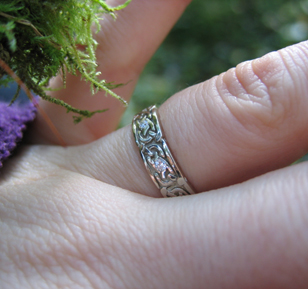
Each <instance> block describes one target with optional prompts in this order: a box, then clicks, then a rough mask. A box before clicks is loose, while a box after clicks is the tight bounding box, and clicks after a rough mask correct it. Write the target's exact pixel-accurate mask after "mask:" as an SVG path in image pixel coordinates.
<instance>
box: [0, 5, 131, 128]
mask: <svg viewBox="0 0 308 289" xmlns="http://www.w3.org/2000/svg"><path fill="white" fill-rule="evenodd" d="M130 1H131V0H128V1H127V2H125V3H124V4H123V5H120V6H118V7H115V8H112V7H109V6H108V5H107V4H106V3H105V2H104V1H102V0H45V1H44V0H2V1H1V3H0V58H1V59H2V60H3V61H4V62H5V63H7V64H8V65H9V67H10V68H11V69H12V70H13V71H14V72H15V73H16V75H17V76H18V77H19V78H20V79H21V80H22V81H23V82H24V83H25V85H26V86H27V87H28V88H29V89H31V90H32V91H33V92H34V93H35V94H37V95H39V96H40V97H42V98H43V99H46V100H48V101H50V102H54V103H57V104H59V105H62V106H64V107H66V108H67V110H68V112H70V111H72V112H75V113H78V114H79V116H77V117H75V121H76V122H78V121H80V120H81V119H82V118H83V117H90V116H92V115H93V114H94V113H96V112H100V111H96V112H90V111H86V110H80V109H76V108H73V107H71V106H70V105H68V104H66V103H64V102H63V101H60V100H58V99H55V98H52V97H50V96H48V95H47V94H46V92H45V91H46V87H47V85H48V83H49V80H50V79H51V78H52V77H54V76H56V75H57V74H59V72H62V74H63V81H64V85H65V75H66V71H67V72H68V73H72V74H77V73H80V75H81V77H82V78H83V79H84V80H86V81H89V82H90V83H91V89H92V93H95V92H97V91H98V90H104V91H105V92H106V93H107V94H110V95H112V96H114V97H116V98H117V99H119V100H120V101H122V102H123V103H125V101H124V100H123V99H121V98H120V97H119V96H118V95H116V94H115V93H114V92H112V91H111V89H113V88H114V87H115V85H114V84H112V83H106V81H104V80H100V79H99V78H98V75H99V74H100V73H99V71H97V64H96V57H95V49H96V46H97V43H96V42H95V40H94V39H93V36H92V29H91V27H92V24H93V23H96V26H97V30H99V29H100V24H99V20H100V19H101V17H102V16H103V15H104V14H110V15H112V16H113V17H115V12H116V11H117V10H120V9H122V8H124V7H126V6H127V5H128V3H129V2H130ZM78 47H81V48H78ZM11 81H13V79H12V78H11V76H10V75H7V74H6V72H5V71H4V70H3V69H1V68H0V85H7V84H8V83H9V82H11ZM17 93H18V92H17ZM16 97H17V95H16V96H15V97H14V99H16ZM14 99H13V100H14Z"/></svg>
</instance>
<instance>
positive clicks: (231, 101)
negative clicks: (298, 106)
mask: <svg viewBox="0 0 308 289" xmlns="http://www.w3.org/2000/svg"><path fill="white" fill-rule="evenodd" d="M217 81H218V83H217V87H218V93H219V95H220V97H221V99H222V100H223V103H224V104H225V105H226V106H227V108H228V110H229V111H230V112H231V113H232V114H233V115H234V116H235V117H236V119H237V120H238V121H239V122H240V123H241V124H244V125H245V126H247V124H249V126H250V127H251V125H254V126H258V127H260V126H261V127H267V128H278V127H279V126H280V125H281V124H282V123H283V122H284V121H285V120H286V119H287V118H288V116H289V115H290V110H291V109H293V106H294V101H293V100H294V99H293V98H292V97H290V91H293V81H292V77H291V76H290V73H289V71H288V69H286V65H285V63H284V60H283V59H282V57H281V56H280V53H279V52H273V53H270V54H268V55H266V56H264V57H262V58H259V59H256V60H254V61H247V62H245V63H242V64H239V65H238V66H237V67H236V68H232V69H230V70H229V71H227V72H226V73H224V74H222V75H220V76H219V77H218V78H217Z"/></svg>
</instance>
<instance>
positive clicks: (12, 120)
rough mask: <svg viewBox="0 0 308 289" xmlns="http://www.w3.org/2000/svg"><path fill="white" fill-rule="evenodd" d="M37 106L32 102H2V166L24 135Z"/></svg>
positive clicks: (0, 162)
mask: <svg viewBox="0 0 308 289" xmlns="http://www.w3.org/2000/svg"><path fill="white" fill-rule="evenodd" d="M35 115H36V108H35V106H34V105H33V104H32V103H26V104H22V105H21V104H13V105H12V106H8V103H4V102H0V168H1V167H2V163H3V161H4V160H5V159H6V158H7V157H8V156H9V155H10V154H11V153H12V151H13V150H14V148H15V147H16V145H17V143H18V142H19V141H20V140H21V139H22V137H23V131H24V130H25V128H26V124H27V123H28V122H30V121H33V120H34V118H35Z"/></svg>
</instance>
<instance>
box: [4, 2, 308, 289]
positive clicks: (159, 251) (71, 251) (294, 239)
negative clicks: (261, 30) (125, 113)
mask: <svg viewBox="0 0 308 289" xmlns="http://www.w3.org/2000/svg"><path fill="white" fill-rule="evenodd" d="M157 3H159V5H158V4H157ZM186 4H188V1H178V0H176V1H175V0H174V1H172V0H168V1H166V0H164V1H141V0H134V1H133V2H132V4H131V5H130V6H129V7H128V8H127V9H125V10H124V11H122V12H121V13H122V16H121V17H119V23H120V24H121V23H122V25H124V21H127V22H126V25H124V26H125V27H127V29H128V30H130V29H132V30H133V29H137V28H136V27H137V26H138V27H147V29H153V31H152V33H148V32H147V31H146V29H145V30H144V31H143V28H140V29H141V30H142V31H138V32H140V34H138V37H137V36H136V37H137V38H136V39H139V40H140V41H139V42H138V45H139V46H138V45H137V44H136V47H135V48H134V49H135V50H134V49H132V50H131V48H130V47H128V48H127V49H128V51H126V50H125V51H126V53H125V54H123V51H121V57H122V56H123V59H121V60H120V61H119V62H120V63H121V65H119V67H122V68H123V67H125V65H124V64H123V63H130V65H127V67H126V68H125V69H119V70H118V73H119V71H120V70H121V71H124V72H125V73H124V72H123V74H122V76H121V74H120V76H119V80H120V81H121V79H123V80H125V79H124V78H125V77H124V76H123V75H130V76H131V75H135V76H136V78H137V74H138V73H136V71H140V70H141V68H142V66H143V65H144V63H145V62H146V60H147V59H148V58H149V56H150V55H147V56H144V58H143V57H141V59H143V60H142V61H141V60H140V62H142V63H140V64H138V65H137V66H138V68H136V67H134V66H132V64H131V62H130V61H128V60H125V59H126V57H127V59H134V58H133V56H132V55H138V53H140V51H141V52H144V51H146V50H145V49H144V47H142V46H141V39H143V40H142V41H143V42H144V43H147V41H145V40H146V37H149V39H150V38H151V39H152V37H153V35H157V37H156V38H155V41H156V42H155V43H156V44H158V42H160V41H161V39H162V38H163V36H164V35H165V34H166V32H167V30H168V29H169V28H170V27H171V25H172V23H173V22H174V21H175V19H176V18H177V17H178V16H179V15H180V13H181V12H182V10H183V9H184V6H185V5H186ZM158 7H159V9H158ZM160 9H161V10H160ZM141 11H142V13H141ZM156 13H157V14H156ZM140 14H141V15H143V18H142V21H143V22H142V23H143V24H144V25H141V22H140V21H141V20H140V19H139V15H140ZM172 15H173V16H172ZM137 16H138V17H137ZM157 17H159V18H160V20H159V21H158V22H159V23H157V22H156V21H155V23H157V24H158V25H160V23H164V24H161V28H159V27H160V26H158V28H155V27H156V26H155V25H153V26H155V27H152V26H151V27H148V25H147V23H151V21H154V20H153V19H157ZM120 19H121V20H120ZM135 21H137V22H138V23H137V22H135ZM148 21H149V22H148ZM120 24H116V25H120ZM134 25H136V26H134ZM129 27H134V28H129ZM163 27H164V29H163ZM155 29H158V31H156V30H155ZM154 30H155V31H156V32H154ZM130 31H131V30H130ZM128 33H129V32H128ZM133 34H134V33H133V32H131V35H133ZM121 35H122V34H121ZM125 35H126V34H125ZM105 37H106V38H105ZM108 37H112V38H111V39H109V38H108ZM113 37H115V38H113ZM107 38H108V41H114V42H113V43H117V41H119V43H121V42H120V41H121V39H120V38H119V39H117V37H116V36H114V34H113V33H111V34H110V35H108V34H105V35H104V34H102V38H101V41H102V42H104V41H106V43H110V42H108V41H107V40H106V39H107ZM153 41H154V40H153ZM156 44H155V45H154V44H153V43H151V44H149V47H152V45H153V46H155V47H156V46H157V45H156ZM113 45H114V44H113ZM132 45H134V44H132ZM119 47H123V45H120V44H119ZM138 49H140V51H139V50H138ZM153 50H154V49H153ZM129 51H135V52H134V53H135V54H134V53H133V54H130V53H132V52H129ZM151 52H153V51H151ZM106 53H107V52H106ZM110 53H111V55H112V53H113V52H110ZM114 53H116V52H114ZM106 57H107V56H106ZM114 57H115V58H114V59H116V56H114ZM121 57H119V59H120V58H121ZM107 59H108V57H107ZM135 59H136V58H135ZM110 67H112V65H111V66H110ZM110 67H109V68H110ZM307 67H308V43H307V42H304V43H301V44H298V45H296V46H293V47H289V48H286V49H284V50H281V51H279V52H273V53H271V54H269V55H267V56H265V57H263V58H261V59H257V60H254V61H250V62H245V63H243V64H240V65H239V66H237V67H236V68H234V69H231V70H229V71H228V72H226V73H223V74H221V75H219V76H217V77H214V78H212V79H211V80H208V81H206V82H204V83H201V84H199V85H196V86H193V87H191V88H188V89H186V90H184V91H182V92H179V93H178V94H176V95H174V96H173V97H171V98H170V99H169V100H168V101H167V102H166V103H165V104H163V105H162V106H161V108H160V110H159V115H160V120H161V123H162V126H163V129H164V132H165V136H166V139H167V141H168V143H169V146H170V148H171V149H172V152H173V155H174V157H175V159H176V160H177V163H178V164H179V165H180V166H181V168H182V170H183V173H184V175H185V176H186V177H187V178H188V179H189V180H190V182H191V183H192V185H193V186H194V188H195V189H196V190H197V191H198V192H200V194H197V195H194V196H189V197H178V198H172V199H162V198H160V193H159V191H158V190H157V189H156V187H155V186H154V185H153V184H152V183H151V180H150V178H149V176H148V175H147V173H146V171H145V169H144V167H143V164H142V161H141V158H140V156H139V153H138V149H137V147H136V145H135V143H134V141H133V136H132V133H131V127H125V128H123V129H121V130H118V131H116V132H114V133H111V134H109V135H107V136H105V137H103V138H100V139H98V140H97V141H95V142H92V143H90V144H87V145H82V146H75V147H68V148H61V147H58V146H54V145H51V144H49V145H44V146H42V145H31V146H28V147H24V148H23V150H22V151H20V153H19V155H17V156H15V157H14V158H12V159H10V160H9V161H8V162H6V163H5V164H4V165H5V166H4V170H3V171H2V175H1V186H0V221H1V222H0V232H1V235H0V236H1V237H0V248H1V249H0V285H1V286H0V287H1V288H125V289H126V288H134V289H139V288H140V289H144V288H147V289H148V288H164V289H165V288H170V289H173V288H177V289H178V288H185V289H186V288H196V289H199V288H228V289H229V288H235V289H240V288H243V289H247V288H262V289H263V288H271V289H273V288H279V289H280V288H296V289H298V288H307V284H308V275H307V264H308V234H307V223H308V211H307V205H308V195H307V187H308V182H307V180H308V179H307V173H308V166H307V164H306V163H302V164H299V165H294V166H291V167H286V168H283V169H279V168H281V167H284V166H286V165H288V164H290V163H292V162H293V161H295V160H296V159H298V158H299V157H300V156H301V155H303V154H304V153H306V152H307V148H308V134H307V124H306V123H307V121H308V119H307V118H308V116H307V113H306V107H307V102H308V93H307V91H308V81H307V78H308V68H307ZM106 75H114V76H117V72H114V73H112V72H110V74H108V72H106ZM121 77H123V78H121ZM127 77H128V78H129V76H127ZM74 81H75V80H72V82H71V83H70V84H72V83H73V82H74ZM124 82H125V81H124ZM80 87H82V85H81V84H78V86H75V87H74V86H73V87H70V88H68V89H67V91H72V92H73V91H74V88H75V89H76V90H77V92H76V93H78V91H79V90H80ZM132 87H133V84H132V83H130V84H129V87H127V86H126V87H122V88H121V89H122V90H123V92H124V94H125V93H126V94H125V95H127V97H129V94H130V92H131V91H132ZM83 101H85V100H83V99H81V100H80V102H83ZM45 109H47V111H49V112H50V113H51V114H53V113H55V111H51V110H49V109H51V107H49V106H46V107H45ZM57 113H60V112H57ZM119 114H120V113H119ZM102 117H105V116H102ZM60 119H62V121H63V123H62V122H61V124H63V127H64V126H66V125H64V116H63V117H62V116H61V117H60ZM117 120H118V118H115V119H112V123H116V122H117ZM101 121H102V120H101V119H100V118H99V117H96V118H95V121H94V119H93V120H90V121H89V122H87V124H84V125H83V127H81V129H80V130H79V131H77V132H72V133H71V135H69V137H70V138H71V143H72V144H78V142H79V143H83V142H89V141H91V138H93V139H94V138H96V137H99V136H101V135H103V134H105V133H108V132H110V131H109V130H108V129H106V128H104V129H101V128H99V124H100V123H101ZM67 122H68V123H69V121H67ZM67 126H68V127H67V128H69V124H68V125H67ZM42 127H43V125H42V124H41V123H40V120H38V124H37V129H39V128H42ZM78 127H79V126H78ZM67 128H66V129H67ZM94 131H95V133H93V132H94ZM84 132H85V134H84V135H85V140H82V139H80V137H79V136H78V135H79V134H81V133H84ZM82 136H83V135H82ZM36 141H38V142H44V143H48V142H53V141H54V140H52V139H50V138H48V137H45V136H44V134H41V137H40V138H39V139H36ZM265 173H266V174H265ZM205 191H207V192H205ZM202 192H204V193H202Z"/></svg>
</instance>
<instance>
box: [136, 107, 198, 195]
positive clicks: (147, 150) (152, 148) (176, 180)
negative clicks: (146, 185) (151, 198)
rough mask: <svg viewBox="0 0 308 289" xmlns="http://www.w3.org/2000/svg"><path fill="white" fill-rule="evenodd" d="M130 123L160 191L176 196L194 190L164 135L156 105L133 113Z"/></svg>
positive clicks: (189, 193) (149, 170)
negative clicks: (172, 153) (175, 159)
mask: <svg viewBox="0 0 308 289" xmlns="http://www.w3.org/2000/svg"><path fill="white" fill-rule="evenodd" d="M132 126H133V133H134V137H135V140H136V144H137V146H138V148H139V151H140V154H141V157H142V159H143V163H144V165H145V167H146V169H147V171H148V173H149V175H150V177H151V179H152V181H153V182H154V183H155V185H156V186H157V188H158V189H160V191H161V193H162V195H163V196H164V197H176V196H184V195H191V194H194V191H193V189H192V188H191V187H190V185H189V184H188V183H187V180H186V178H185V177H184V176H183V174H182V173H181V171H180V169H179V167H178V165H177V164H176V162H175V161H174V159H173V157H172V155H171V153H170V150H169V148H168V145H167V143H166V140H165V139H164V138H163V135H162V130H161V127H160V124H159V121H158V117H157V109H156V106H155V105H154V106H151V107H149V108H147V109H144V110H143V111H142V112H140V113H138V114H136V115H135V117H134V119H133V123H132Z"/></svg>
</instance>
